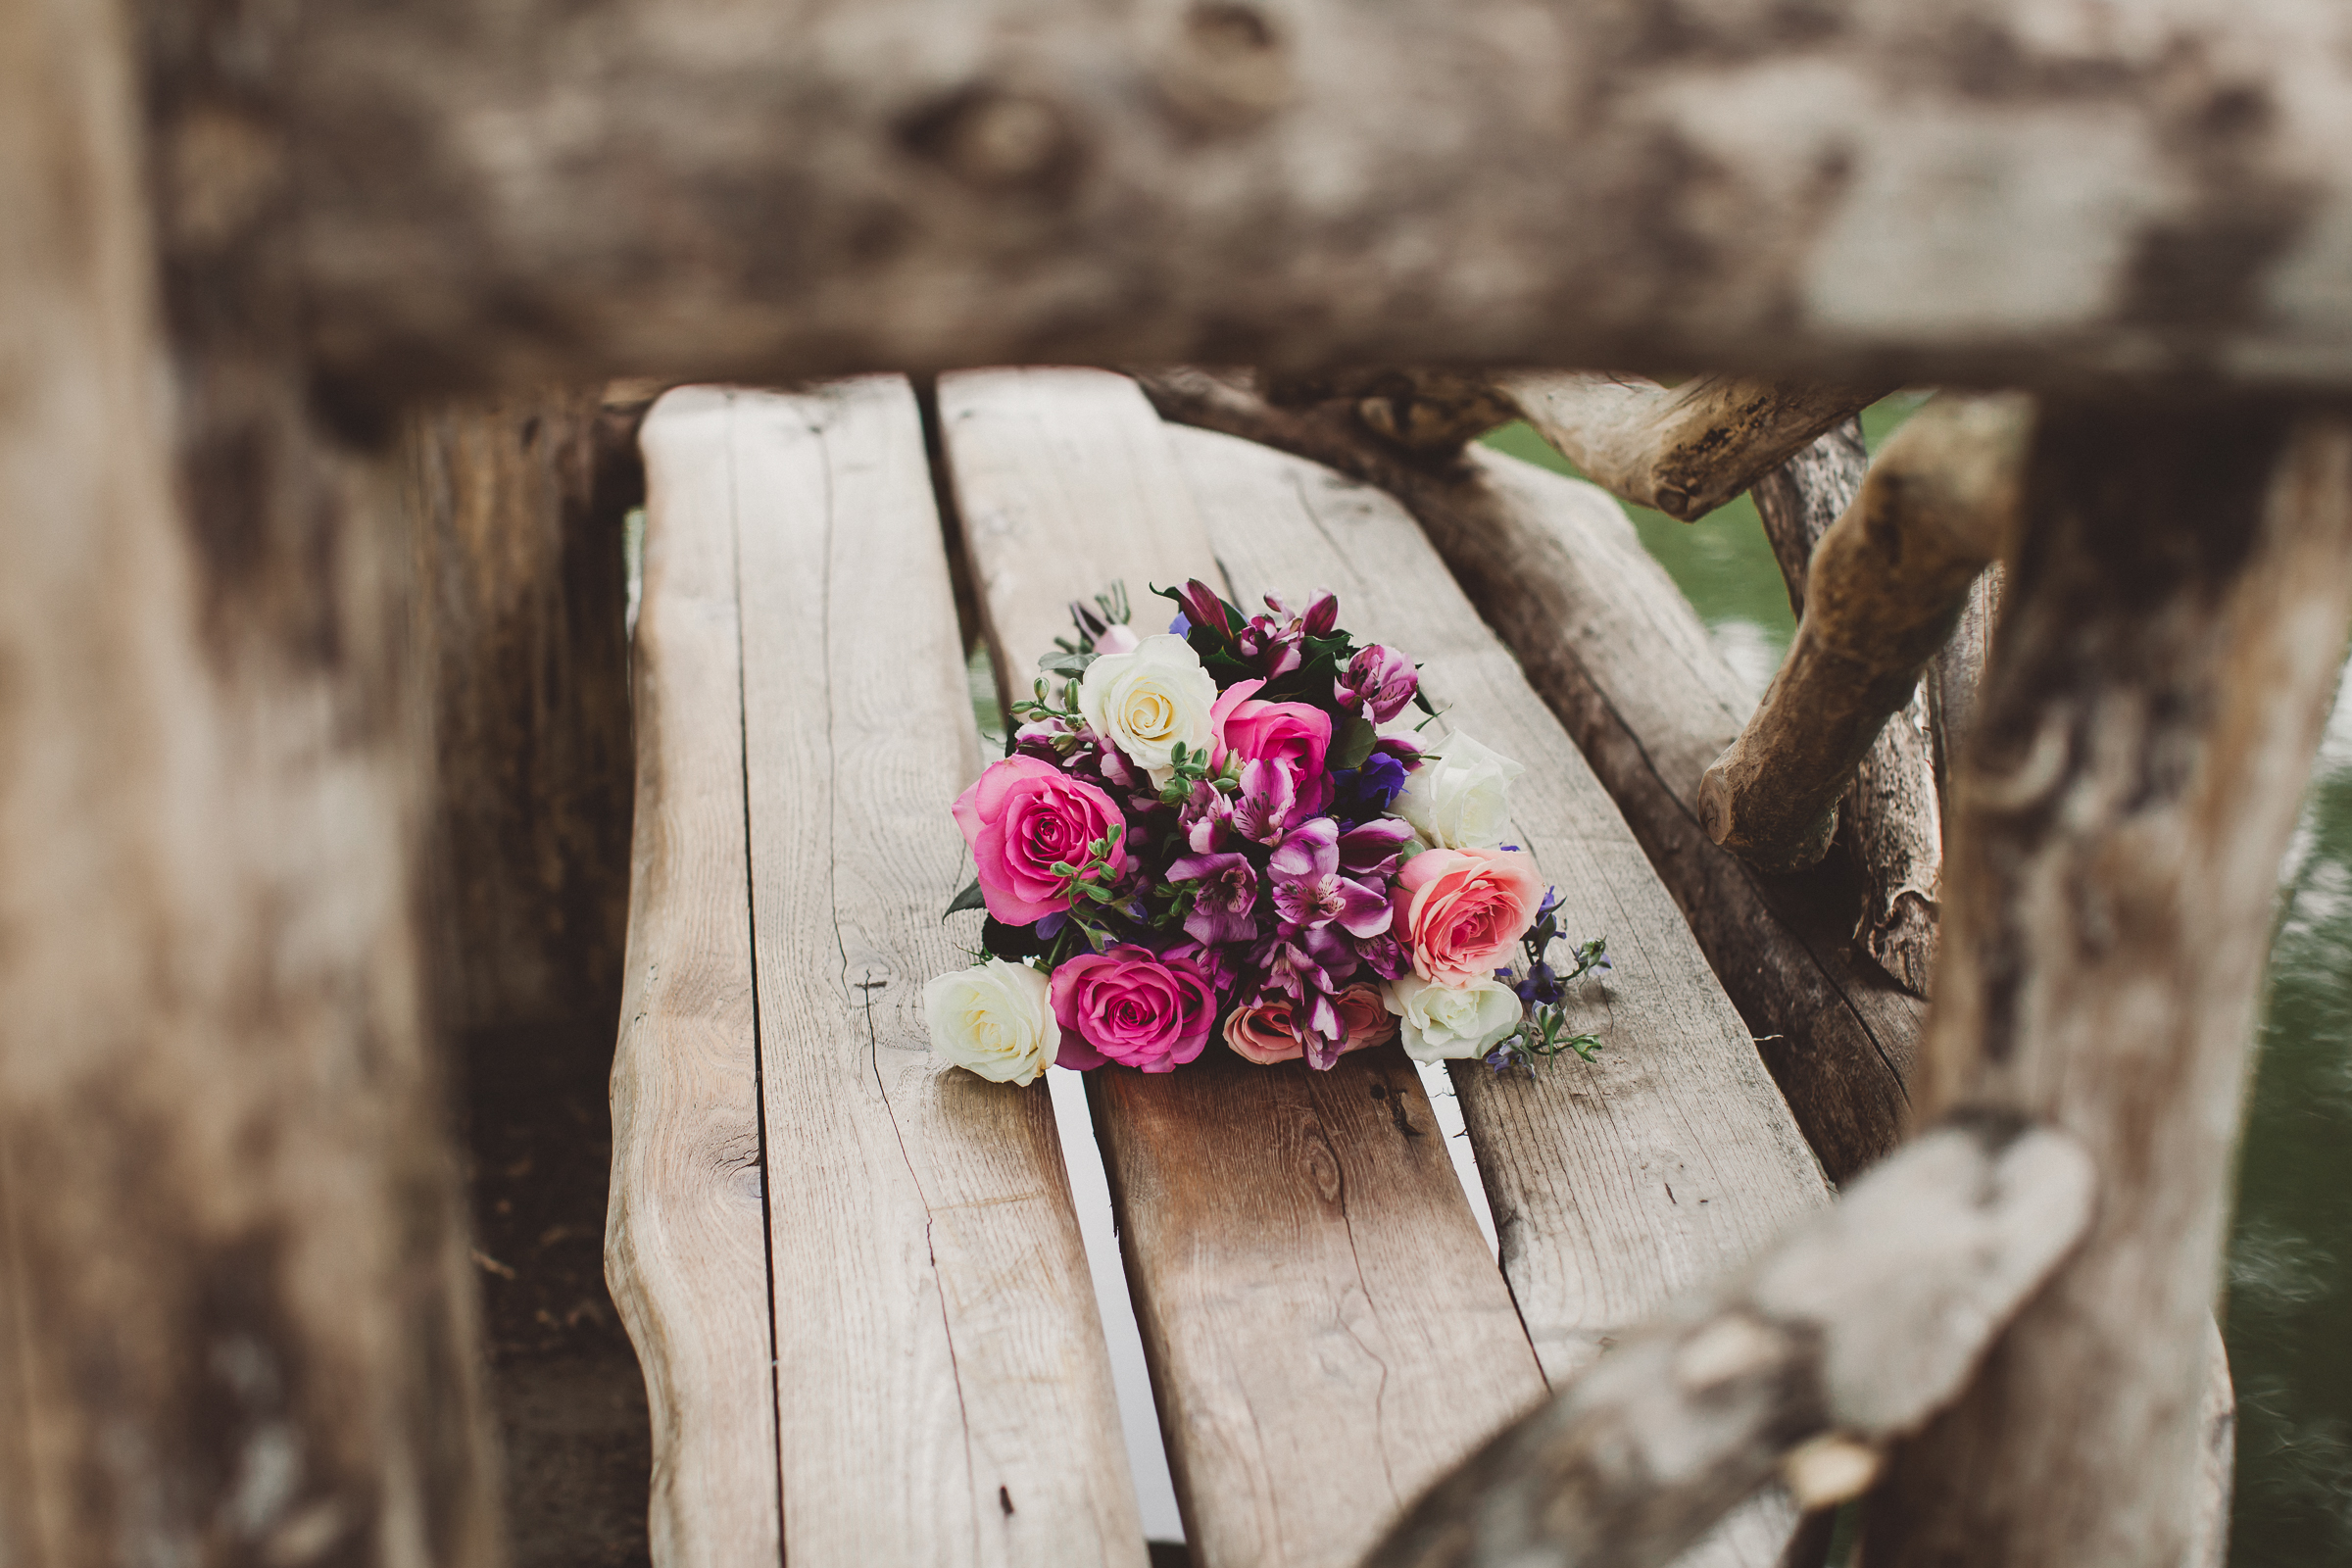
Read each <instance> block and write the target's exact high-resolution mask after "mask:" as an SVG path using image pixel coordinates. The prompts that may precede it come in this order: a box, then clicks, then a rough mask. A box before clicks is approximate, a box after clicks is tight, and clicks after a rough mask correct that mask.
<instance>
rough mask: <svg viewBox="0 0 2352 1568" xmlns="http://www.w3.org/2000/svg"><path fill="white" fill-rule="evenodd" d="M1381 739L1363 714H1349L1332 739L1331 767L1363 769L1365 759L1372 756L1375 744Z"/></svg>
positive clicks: (1341, 722)
mask: <svg viewBox="0 0 2352 1568" xmlns="http://www.w3.org/2000/svg"><path fill="white" fill-rule="evenodd" d="M1379 739H1380V731H1379V730H1377V729H1374V728H1373V727H1372V725H1371V723H1370V722H1369V721H1367V720H1366V719H1365V717H1364V715H1363V714H1361V713H1349V714H1348V716H1347V717H1346V718H1344V719H1342V720H1340V732H1339V734H1337V735H1335V736H1333V737H1332V741H1331V765H1332V766H1333V767H1335V768H1342V767H1361V766H1363V765H1364V759H1365V758H1367V757H1370V756H1371V755H1372V744H1373V742H1375V741H1377V740H1379Z"/></svg>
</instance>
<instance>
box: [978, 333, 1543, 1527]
mask: <svg viewBox="0 0 2352 1568" xmlns="http://www.w3.org/2000/svg"><path fill="white" fill-rule="evenodd" d="M939 402H940V411H941V417H942V421H943V425H944V432H945V437H946V447H947V452H948V455H949V458H950V461H951V463H952V465H953V469H954V474H955V485H956V500H957V504H958V510H959V511H960V512H961V514H962V517H963V523H964V530H965V536H966V538H967V539H968V540H969V542H970V549H971V552H972V556H973V563H974V568H975V569H974V576H975V579H976V580H977V582H978V583H979V585H980V592H981V599H982V604H983V608H984V613H986V615H987V617H988V621H989V624H990V627H991V628H992V634H993V635H994V636H995V637H996V638H997V639H998V647H999V649H1000V651H1001V657H1003V658H1004V660H1005V663H1006V664H1007V665H1008V666H1010V667H1011V668H1012V669H1014V670H1015V671H1019V670H1023V669H1026V668H1029V667H1032V666H1033V664H1034V661H1035V659H1036V656H1037V655H1038V653H1040V652H1042V651H1044V650H1045V649H1047V648H1048V647H1050V646H1051V639H1052V638H1053V636H1054V634H1055V633H1056V632H1058V631H1061V630H1063V629H1065V628H1066V624H1067V620H1066V612H1065V610H1064V608H1063V607H1064V606H1065V605H1066V604H1067V602H1068V601H1069V600H1071V599H1073V598H1078V597H1081V596H1086V595H1091V594H1093V593H1094V592H1096V591H1097V590H1099V589H1101V588H1103V587H1105V586H1107V584H1108V583H1109V582H1110V581H1111V580H1112V579H1114V578H1123V579H1124V580H1125V581H1126V582H1127V584H1128V586H1129V589H1130V592H1131V596H1132V597H1133V598H1134V599H1135V601H1136V603H1137V605H1138V611H1137V616H1136V619H1137V622H1138V625H1139V627H1141V628H1142V629H1145V630H1150V629H1152V620H1153V619H1154V618H1155V617H1156V616H1157V607H1158V606H1159V605H1160V604H1161V603H1163V601H1159V600H1154V599H1152V598H1150V597H1148V596H1147V595H1146V593H1145V587H1146V584H1147V583H1149V582H1159V583H1173V582H1181V581H1182V580H1183V579H1185V578H1186V577H1188V576H1193V575H1200V574H1207V575H1209V576H1211V577H1212V578H1213V577H1215V576H1216V575H1217V574H1218V572H1217V560H1218V554H1219V552H1218V550H1217V548H1216V547H1215V546H1214V545H1213V544H1212V542H1211V537H1210V535H1209V534H1208V533H1207V532H1206V531H1204V530H1203V528H1202V526H1201V515H1200V513H1199V512H1198V511H1197V509H1196V507H1195V504H1194V500H1193V489H1192V486H1191V484H1190V482H1189V480H1188V473H1187V470H1186V469H1185V468H1184V467H1182V466H1179V463H1178V460H1177V453H1176V451H1175V449H1174V448H1173V446H1172V445H1171V443H1170V439H1169V436H1170V432H1168V431H1167V430H1166V429H1165V427H1163V426H1162V425H1161V424H1160V422H1159V420H1158V417H1156V416H1155V415H1154V414H1153V413H1152V409H1151V407H1150V406H1149V405H1148V404H1147V403H1146V402H1145V401H1144V399H1143V397H1142V395H1141V393H1140V392H1139V391H1138V390H1137V389H1136V387H1135V386H1134V384H1133V383H1132V382H1129V381H1127V380H1126V379H1125V378H1123V377H1117V376H1111V375H1107V374H1103V373H1102V372H1098V371H1084V370H1021V371H976V372H969V373H964V374H956V375H950V376H946V377H943V378H942V380H941V383H940V393H939ZM1024 684H1025V683H1024ZM1212 1050H1214V1051H1215V1052H1216V1056H1217V1059H1211V1058H1210V1057H1206V1056H1204V1057H1203V1058H1202V1059H1201V1061H1199V1062H1196V1063H1194V1064H1193V1065H1192V1066H1189V1067H1186V1068H1184V1069H1182V1070H1180V1071H1178V1072H1176V1073H1173V1074H1169V1075H1164V1076H1146V1075H1143V1074H1140V1073H1133V1072H1129V1071H1126V1070H1125V1069H1118V1068H1104V1069H1102V1070H1100V1071H1098V1072H1097V1073H1095V1074H1094V1075H1093V1081H1092V1084H1091V1086H1090V1087H1091V1089H1092V1097H1091V1098H1092V1102H1093V1104H1094V1108H1095V1115H1096V1127H1097V1132H1098V1135H1099V1136H1100V1138H1101V1141H1102V1144H1103V1152H1104V1156H1105V1163H1106V1165H1107V1167H1108V1170H1109V1174H1110V1178H1111V1182H1112V1188H1113V1192H1114V1195H1115V1198H1116V1201H1117V1202H1118V1204H1119V1209H1118V1212H1119V1217H1120V1225H1121V1233H1122V1237H1123V1241H1124V1251H1125V1256H1126V1263H1127V1272H1128V1278H1129V1282H1130V1285H1131V1289H1132V1294H1133V1298H1134V1300H1135V1303H1136V1310H1137V1315H1138V1318H1139V1321H1140V1323H1141V1326H1142V1328H1143V1331H1144V1339H1145V1348H1146V1350H1147V1353H1148V1355H1149V1357H1150V1359H1151V1362H1152V1377H1153V1384H1154V1387H1155V1389H1156V1391H1157V1394H1158V1398H1159V1404H1160V1414H1161V1425H1162V1428H1163V1431H1164V1432H1165V1435H1166V1439H1167V1446H1168V1453H1169V1458H1170V1462H1171V1466H1172V1468H1173V1470H1174V1472H1175V1476H1176V1483H1177V1495H1178V1498H1179V1501H1180V1503H1181V1505H1182V1508H1183V1511H1184V1518H1185V1528H1186V1534H1187V1538H1188V1540H1189V1541H1190V1543H1191V1544H1192V1547H1193V1550H1194V1552H1195V1553H1196V1558H1197V1560H1198V1561H1201V1562H1202V1563H1204V1564H1209V1565H1213V1568H1223V1565H1227V1564H1266V1565H1274V1564H1286V1565H1288V1564H1333V1565H1337V1564H1344V1563H1351V1562H1353V1561H1354V1560H1355V1559H1356V1558H1357V1557H1358V1556H1360V1555H1361V1553H1362V1552H1363V1550H1364V1548H1365V1547H1367V1546H1368V1545H1370V1544H1371V1543H1372V1541H1373V1540H1374V1539H1375V1538H1376V1537H1377V1536H1378V1534H1379V1532H1380V1531H1381V1530H1382V1529H1383V1528H1384V1527H1385V1526H1386V1524H1387V1523H1388V1522H1389V1521H1390V1520H1391V1519H1393V1518H1395V1517H1396V1516H1397V1513H1398V1512H1399V1511H1400V1510H1401V1509H1402V1508H1403V1507H1404V1506H1405V1505H1406V1504H1407V1503H1408V1502H1410V1501H1411V1500H1412V1498H1413V1497H1414V1496H1415V1495H1417V1494H1418V1493H1419V1492H1420V1490H1421V1489H1422V1488H1423V1487H1424V1486H1426V1485H1427V1484H1428V1483H1429V1482H1430V1481H1432V1480H1434V1479H1435V1478H1436V1477H1437V1476H1438V1475H1439V1474H1441V1473H1443V1471H1444V1470H1445V1469H1446V1467H1447V1466H1449V1465H1450V1464H1452V1463H1453V1462H1454V1461H1455V1460H1456V1459H1458V1458H1460V1457H1461V1456H1462V1455H1463V1454H1464V1453H1467V1452H1468V1451H1469V1450H1470V1449H1471V1448H1472V1447H1473V1446H1476V1445H1477V1444H1478V1443H1479V1442H1480V1441H1482V1440H1483V1439H1484V1438H1485V1437H1486V1436H1487V1435H1488V1434H1489V1433H1491V1432H1493V1431H1494V1430H1495V1428H1497V1427H1498V1426H1500V1425H1501V1424H1502V1423H1503V1422H1504V1421H1506V1420H1508V1419H1510V1418H1511V1417H1512V1416H1514V1415H1516V1414H1518V1413H1519V1412H1520V1411H1522V1410H1523V1409H1525V1408H1526V1407H1527V1406H1528V1405H1530V1404H1531V1403H1533V1402H1534V1401H1535V1400H1536V1399H1537V1398H1539V1397H1542V1395H1543V1392H1544V1382H1543V1377H1542V1375H1541V1372H1540V1371H1539V1368H1538V1365H1537V1360H1536V1356H1535V1354H1534V1353H1533V1351H1532V1350H1531V1348H1530V1347H1529V1344H1528V1340H1527V1336H1526V1333H1525V1331H1524V1329H1523V1328H1522V1327H1521V1325H1520V1321H1519V1318H1518V1316H1517V1314H1516V1313H1515V1312H1514V1311H1513V1308H1512V1302H1511V1299H1510V1295H1509V1293H1508V1291H1507V1290H1506V1288H1505V1286H1504V1282H1503V1280H1502V1278H1501V1276H1500V1275H1498V1274H1497V1273H1496V1272H1495V1265H1494V1263H1493V1260H1492V1258H1491V1257H1490V1256H1489V1255H1488V1253H1487V1250H1486V1248H1485V1245H1484V1243H1483V1241H1482V1240H1481V1238H1480V1236H1479V1234H1478V1231H1477V1228H1476V1225H1475V1222H1474V1221H1473V1220H1472V1218H1471V1216H1470V1209H1469V1205H1468V1203H1467V1202H1466V1201H1465V1200H1464V1199H1463V1197H1462V1193H1461V1189H1460V1186H1459V1184H1458V1182H1457V1181H1456V1179H1455V1177H1454V1175H1453V1171H1452V1166H1451V1162H1450V1160H1449V1159H1448V1157H1447V1155H1446V1151H1445V1150H1444V1148H1442V1147H1441V1146H1440V1144H1439V1141H1438V1137H1437V1133H1436V1119H1435V1117H1434V1115H1433V1114H1432V1112H1431V1110H1430V1107H1429V1104H1428V1102H1427V1100H1426V1099H1425V1098H1424V1096H1423V1094H1422V1091H1421V1089H1420V1085H1419V1080H1418V1078H1417V1076H1416V1075H1415V1074H1414V1073H1413V1071H1412V1070H1411V1067H1410V1064H1409V1063H1408V1062H1406V1060H1405V1059H1404V1057H1403V1055H1402V1054H1401V1053H1400V1052H1398V1051H1397V1050H1396V1049H1395V1048H1393V1047H1392V1048H1387V1049H1384V1050H1380V1051H1371V1052H1361V1053H1357V1054H1353V1055H1350V1056H1348V1057H1346V1058H1344V1059H1343V1061H1342V1063H1341V1065H1340V1067H1339V1068H1337V1069H1335V1070H1334V1071H1333V1072H1331V1073H1329V1074H1324V1075H1310V1074H1309V1073H1308V1072H1307V1071H1306V1070H1305V1069H1304V1068H1303V1067H1299V1066H1296V1065H1293V1066H1286V1067H1280V1068H1272V1069H1268V1068H1260V1067H1254V1066H1250V1065H1248V1064H1246V1063H1243V1062H1241V1061H1239V1060H1238V1059H1232V1058H1228V1057H1225V1056H1224V1055H1223V1053H1222V1051H1221V1048H1212Z"/></svg>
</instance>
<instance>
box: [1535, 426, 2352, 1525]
mask: <svg viewBox="0 0 2352 1568" xmlns="http://www.w3.org/2000/svg"><path fill="white" fill-rule="evenodd" d="M1922 401H1924V399H1923V398H1922V397H1921V396H1919V395H1916V394H1901V395H1898V396H1896V397H1892V398H1888V399H1887V401H1886V402H1884V403H1881V404H1879V405H1878V406H1877V407H1876V408H1874V409H1872V410H1871V411H1870V412H1869V413H1868V414H1866V415H1865V416H1864V417H1863V425H1864V428H1865V430H1866V432H1867V433H1868V435H1869V437H1870V441H1871V444H1872V446H1873V447H1874V448H1875V447H1876V446H1877V444H1878V443H1879V441H1881V440H1882V439H1884V438H1885V437H1886V435H1887V433H1888V432H1889V431H1891V430H1892V429H1893V428H1894V427H1895V426H1896V425H1897V424H1900V423H1901V422H1902V420H1903V419H1904V418H1905V417H1908V416H1909V414H1910V413H1911V411H1912V410H1913V409H1915V408H1917V407H1918V406H1919V404H1920V402H1922ZM1489 441H1490V444H1492V445H1494V446H1495V447H1497V448H1499V449H1501V450H1502V451H1505V452H1508V453H1510V454H1511V455H1512V456H1514V457H1520V458H1525V459H1527V460H1528V461H1530V462H1532V463H1538V464H1541V465H1543V466H1545V467H1549V468H1553V469H1557V470H1559V471H1561V472H1565V473H1573V472H1575V469H1574V468H1573V467H1572V466H1570V465H1569V464H1568V463H1567V461H1566V460H1565V459H1563V458H1561V457H1560V456H1559V455H1558V454H1557V453H1555V452H1553V451H1552V450H1551V448H1550V447H1548V446H1546V445H1544V439H1543V437H1541V436H1539V435H1537V434H1536V432H1535V431H1534V430H1532V429H1530V428H1529V427H1527V426H1526V425H1514V426H1512V427H1510V428H1509V429H1506V430H1500V431H1497V432H1495V435H1493V436H1491V437H1489ZM1629 510H1630V511H1631V512H1632V515H1633V519H1634V527H1635V529H1636V530H1637V531H1638V532H1639V533H1640V534H1641V536H1642V544H1643V545H1644V546H1646V547H1647V548H1648V550H1649V553H1650V554H1651V555H1653V556H1655V557H1656V558H1657V559H1658V562H1659V564H1662V565H1664V566H1665V568H1666V569H1667V571H1668V572H1669V573H1671V574H1672V575H1673V577H1674V580H1675V581H1676V582H1677V583H1679V584H1680V585H1681V587H1682V590H1683V592H1684V594H1685V595H1686V596H1688V597H1689V599H1690V600H1691V604H1692V606H1693V607H1695V608H1696V609H1697V611H1698V613H1699V616H1700V618H1701V619H1703V620H1704V621H1705V622H1706V623H1707V629H1708V631H1709V633H1710V634H1711V635H1712V637H1713V638H1714V640H1715V645H1716V647H1717V649H1718V650H1720V651H1721V652H1722V654H1723V656H1724V659H1725V661H1726V662H1728V663H1730V664H1731V666H1732V667H1733V669H1735V670H1737V671H1738V672H1739V673H1740V674H1741V675H1742V676H1744V677H1746V679H1747V680H1748V682H1749V685H1750V687H1751V688H1752V689H1753V690H1754V691H1756V692H1757V693H1759V694H1761V692H1762V691H1763V689H1764V683H1765V681H1766V680H1767V679H1769V678H1770V677H1771V674H1772V672H1773V670H1774V669H1775V668H1776V667H1777V666H1778V665H1779V663H1780V660H1781V655H1782V654H1783V653H1784V652H1786V651H1787V649H1788V646H1789V635H1790V634H1791V633H1792V632H1793V631H1794V629H1795V627H1794V623H1793V621H1792V620H1791V619H1790V617H1789V600H1788V596H1787V593H1786V591H1785V590H1784V588H1783V587H1782V583H1781V573H1780V567H1779V566H1778V565H1777V564H1775V562H1774V560H1773V555H1772V547H1771V546H1770V545H1769V544H1767V543H1766V542H1765V538H1764V531H1763V525H1762V523H1761V522H1760V521H1759V520H1758V518H1757V516H1756V514H1755V509H1754V507H1753V506H1752V505H1750V504H1749V502H1748V501H1747V500H1746V498H1745V497H1742V498H1741V499H1740V500H1739V501H1737V502H1735V503H1734V504H1732V505H1731V506H1728V507H1725V508H1723V509H1722V510H1721V511H1719V512H1716V513H1714V514H1712V515H1709V516H1707V517H1705V518H1702V519H1701V520H1700V521H1698V522H1696V523H1682V522H1677V521H1675V520H1674V519H1673V518H1672V517H1668V516H1666V515H1663V514H1660V513H1655V512H1645V511H1642V510H1639V509H1629ZM2281 876H2282V885H2281V889H2280V891H2281V894H2282V900H2281V904H2280V907H2279V910H2278V930H2277V933H2276V936H2275V938H2274V940H2273V943H2272V947H2271V977H2270V994H2269V998H2268V1002H2267V1005H2266V1007H2265V1012H2264V1018H2263V1023H2262V1031H2261V1039H2260V1044H2259V1053H2260V1054H2259V1058H2258V1062H2257V1066H2256V1073H2255V1080H2254V1085H2253V1092H2252V1095H2251V1098H2250V1103H2249V1108H2248V1114H2247V1126H2246V1138H2245V1154H2244V1165H2243V1169H2242V1171H2241V1173H2240V1176H2239V1188H2238V1203H2237V1214H2236V1219H2235V1222H2234V1225H2233V1230H2232V1236H2231V1240H2230V1248H2229V1278H2228V1292H2227V1296H2226V1298H2225V1299H2224V1301H2223V1303H2222V1310H2223V1317H2222V1326H2223V1329H2224V1332H2225V1334H2226V1336H2227V1338H2228V1340H2229V1364H2230V1369H2231V1372H2232V1374H2233V1376H2234V1377H2235V1379H2236V1383H2237V1398H2238V1429H2237V1493H2236V1504H2235V1508H2234V1511H2233V1515H2232V1518H2231V1522H2230V1523H2231V1529H2230V1561H2231V1563H2233V1564H2234V1565H2235V1568H2323V1565H2328V1564H2335V1565H2342V1568H2352V1268H2348V1267H2347V1263H2348V1262H2352V1256H2348V1255H2347V1254H2348V1253H2352V702H2344V701H2341V700H2339V702H2338V704H2337V707H2336V710H2335V713H2334V715H2333V717H2332V718H2331V719H2330V720H2329V723H2328V726H2327V741H2326V743H2325V744H2324V745H2323V747H2322V748H2321V754H2320V759H2319V762H2318V765H2317V767H2316V769H2315V772H2314V776H2313V780H2312V786H2311V792H2310V794H2309V796H2308V797H2307V799H2306V800H2305V802H2304V808H2303V820H2302V824H2301V826H2300V827H2299V828H2298V829H2297V831H2296V834H2295V839H2294V844H2293V847H2292V848H2291V849H2290V851H2289V852H2288V855H2287V858H2286V862H2285V866H2284V868H2283V870H2282V873H2281Z"/></svg>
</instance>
